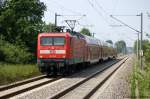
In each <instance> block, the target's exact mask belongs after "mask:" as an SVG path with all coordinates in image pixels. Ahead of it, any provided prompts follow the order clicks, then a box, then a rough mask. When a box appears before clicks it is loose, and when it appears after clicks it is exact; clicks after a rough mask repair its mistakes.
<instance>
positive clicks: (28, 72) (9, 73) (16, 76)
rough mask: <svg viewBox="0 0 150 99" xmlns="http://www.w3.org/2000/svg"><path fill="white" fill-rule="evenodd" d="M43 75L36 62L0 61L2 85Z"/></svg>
mask: <svg viewBox="0 0 150 99" xmlns="http://www.w3.org/2000/svg"><path fill="white" fill-rule="evenodd" d="M37 75H41V73H40V72H39V70H38V68H37V66H36V64H27V65H24V64H23V65H21V64H16V65H14V64H5V63H0V85H4V84H9V83H12V82H15V81H20V80H24V79H27V78H30V77H34V76H37Z"/></svg>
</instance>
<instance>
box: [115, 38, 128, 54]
mask: <svg viewBox="0 0 150 99" xmlns="http://www.w3.org/2000/svg"><path fill="white" fill-rule="evenodd" d="M115 46H116V49H117V52H118V53H123V54H126V53H127V47H126V43H125V41H123V40H121V41H117V42H116V43H115Z"/></svg>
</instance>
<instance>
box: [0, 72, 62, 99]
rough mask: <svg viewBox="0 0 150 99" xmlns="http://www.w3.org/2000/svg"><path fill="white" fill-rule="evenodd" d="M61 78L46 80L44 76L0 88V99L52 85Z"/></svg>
mask: <svg viewBox="0 0 150 99" xmlns="http://www.w3.org/2000/svg"><path fill="white" fill-rule="evenodd" d="M61 78H62V77H54V78H46V76H45V75H42V76H38V77H34V78H31V79H27V80H23V81H20V82H17V83H14V84H10V85H7V86H3V87H0V99H6V98H10V97H13V96H15V95H18V94H21V93H23V92H26V91H29V90H32V89H35V88H37V87H40V86H43V85H46V84H48V83H52V82H54V81H56V80H59V79H61Z"/></svg>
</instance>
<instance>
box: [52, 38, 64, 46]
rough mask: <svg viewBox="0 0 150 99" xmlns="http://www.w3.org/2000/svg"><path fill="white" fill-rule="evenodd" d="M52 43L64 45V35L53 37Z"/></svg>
mask: <svg viewBox="0 0 150 99" xmlns="http://www.w3.org/2000/svg"><path fill="white" fill-rule="evenodd" d="M53 40H54V45H65V38H64V37H54V38H53Z"/></svg>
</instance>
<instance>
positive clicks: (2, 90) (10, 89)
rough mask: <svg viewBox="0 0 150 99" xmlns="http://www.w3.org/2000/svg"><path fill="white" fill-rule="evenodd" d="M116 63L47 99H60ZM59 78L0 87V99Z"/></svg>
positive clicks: (37, 78) (44, 78) (35, 79)
mask: <svg viewBox="0 0 150 99" xmlns="http://www.w3.org/2000/svg"><path fill="white" fill-rule="evenodd" d="M117 62H118V61H116V62H114V63H111V64H110V65H109V66H106V67H105V68H103V69H101V70H100V71H98V72H96V73H94V74H93V75H91V76H89V77H88V78H86V79H84V80H83V81H81V82H78V83H77V84H75V85H73V86H72V87H70V88H68V89H66V90H64V91H61V92H59V93H58V94H56V95H53V96H51V97H49V98H52V99H56V98H61V97H63V96H65V95H66V94H67V93H69V92H70V91H72V90H74V89H76V88H77V87H79V86H81V85H82V84H84V83H86V82H87V81H89V80H90V79H91V78H93V77H95V76H97V75H98V74H100V73H101V72H103V71H105V70H106V69H108V68H109V67H110V66H112V65H114V64H116V63H117ZM61 78H62V77H60V76H59V77H54V78H46V76H45V75H42V76H39V77H35V78H32V79H27V80H24V81H20V82H17V83H14V84H11V85H7V86H4V87H0V99H6V98H10V97H13V96H16V95H19V94H21V93H24V92H27V91H29V90H32V89H35V88H38V87H41V86H43V85H46V84H49V83H52V82H54V81H57V80H59V79H61ZM95 90H96V89H95ZM92 92H94V91H92ZM92 92H91V93H92ZM90 95H91V94H89V95H87V97H89V96H90ZM87 97H85V98H87Z"/></svg>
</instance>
